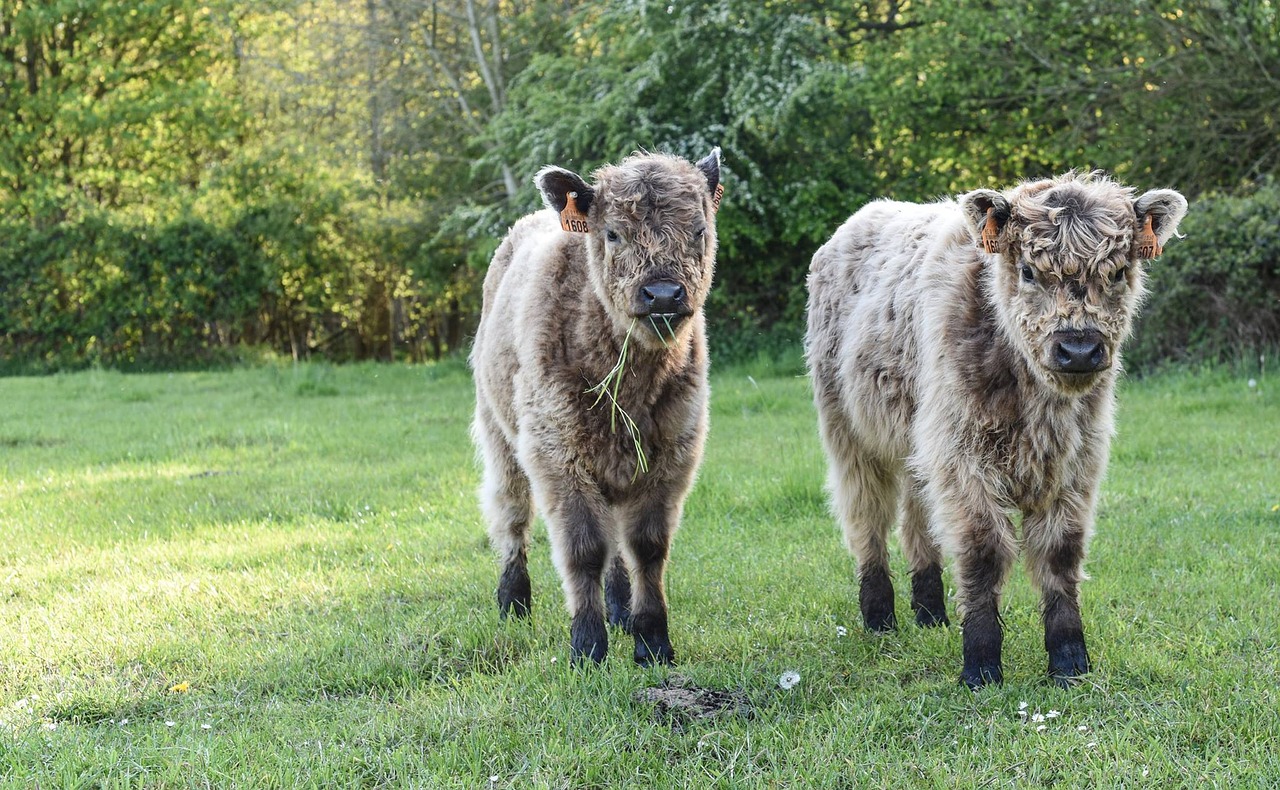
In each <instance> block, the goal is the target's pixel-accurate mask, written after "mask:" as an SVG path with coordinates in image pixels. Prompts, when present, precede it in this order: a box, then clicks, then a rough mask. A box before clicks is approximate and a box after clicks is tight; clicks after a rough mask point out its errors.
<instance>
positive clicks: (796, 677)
mask: <svg viewBox="0 0 1280 790" xmlns="http://www.w3.org/2000/svg"><path fill="white" fill-rule="evenodd" d="M799 682H800V673H799V672H796V671H795V670H794V669H788V670H787V671H786V672H783V673H782V677H780V678H778V685H779V686H781V687H782V689H783V690H784V691H789V690H791V689H793V688H795V687H796V684H798V683H799Z"/></svg>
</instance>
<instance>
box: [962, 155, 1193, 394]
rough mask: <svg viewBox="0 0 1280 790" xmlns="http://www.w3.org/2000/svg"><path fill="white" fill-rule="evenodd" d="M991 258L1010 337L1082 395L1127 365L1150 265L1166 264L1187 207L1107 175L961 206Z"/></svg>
mask: <svg viewBox="0 0 1280 790" xmlns="http://www.w3.org/2000/svg"><path fill="white" fill-rule="evenodd" d="M960 206H961V208H962V209H963V210H964V217H965V222H966V224H967V225H968V227H969V231H970V233H971V234H972V236H973V240H974V242H975V243H976V244H977V245H978V247H979V249H981V250H982V251H983V252H985V253H987V256H988V259H987V272H986V282H985V287H986V288H987V291H988V297H989V299H990V301H991V303H992V308H993V310H994V313H995V315H996V316H997V319H998V320H999V322H1000V325H1001V327H1002V330H1003V331H1004V333H1005V335H1006V336H1007V337H1008V338H1009V339H1010V340H1011V341H1012V342H1013V344H1014V345H1015V346H1016V347H1017V348H1018V349H1019V350H1020V351H1021V352H1022V354H1023V355H1024V356H1025V357H1026V359H1027V361H1028V363H1029V364H1030V367H1031V369H1032V370H1034V371H1035V372H1036V375H1037V376H1038V377H1039V378H1040V379H1041V380H1042V381H1044V382H1045V383H1047V384H1048V385H1049V386H1051V387H1052V388H1054V389H1055V390H1057V391H1059V392H1062V393H1064V394H1081V393H1084V392H1087V391H1089V390H1090V389H1092V388H1093V387H1094V386H1095V385H1096V384H1097V383H1098V382H1099V381H1101V380H1103V379H1104V378H1105V376H1106V373H1107V372H1108V371H1110V370H1112V369H1113V368H1115V367H1116V366H1117V365H1118V357H1117V354H1118V352H1119V349H1120V345H1121V343H1123V342H1124V340H1125V338H1127V337H1128V335H1129V332H1130V330H1131V328H1132V325H1133V316H1134V314H1135V313H1136V312H1137V309H1138V307H1139V305H1140V304H1141V300H1142V295H1143V282H1144V277H1145V272H1144V269H1143V261H1144V259H1148V258H1154V257H1156V256H1158V255H1159V254H1160V249H1161V247H1162V246H1163V244H1164V243H1165V242H1166V241H1168V240H1169V238H1171V237H1172V236H1173V235H1174V233H1175V232H1177V229H1178V223H1179V222H1180V221H1181V220H1182V217H1183V215H1184V214H1185V213H1186V211H1187V201H1186V198H1184V197H1183V196H1182V195H1181V194H1179V193H1177V192H1175V191H1173V190H1170V189H1156V190H1152V191H1150V192H1147V193H1146V194H1144V195H1142V196H1141V197H1138V198H1137V199H1136V200H1135V199H1134V190H1133V189H1131V188H1129V187H1125V186H1121V185H1120V184H1117V183H1116V182H1115V181H1112V180H1111V179H1110V178H1108V177H1106V176H1105V175H1102V174H1100V173H1088V174H1079V173H1075V172H1070V173H1067V174H1065V175H1062V176H1058V177H1057V178H1053V179H1046V180H1042V181H1031V182H1026V183H1024V184H1021V185H1019V186H1017V187H1015V188H1013V189H1011V190H1008V191H1005V192H996V191H994V190H990V189H979V190H977V191H975V192H970V193H968V194H966V195H964V196H962V197H961V198H960Z"/></svg>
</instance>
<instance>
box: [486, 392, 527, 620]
mask: <svg viewBox="0 0 1280 790" xmlns="http://www.w3.org/2000/svg"><path fill="white" fill-rule="evenodd" d="M473 432H474V434H475V438H476V442H477V444H478V445H479V447H480V452H481V455H482V457H483V458H484V478H483V481H482V483H481V485H480V503H481V507H482V509H483V510H484V515H485V520H486V521H487V522H488V527H489V543H490V545H492V546H493V548H494V550H495V551H496V552H497V553H498V562H499V564H500V566H501V568H502V570H501V575H500V576H499V579H498V613H499V614H500V615H501V616H502V617H503V618H505V617H507V616H508V615H512V616H515V617H527V616H528V615H529V612H530V610H531V609H532V607H533V591H532V587H531V585H530V583H529V566H528V547H529V525H530V524H531V523H532V521H533V505H532V500H531V498H530V492H529V479H528V478H527V477H525V474H524V472H523V471H522V470H521V469H520V466H519V464H518V463H517V462H516V457H515V451H514V450H513V449H512V448H511V446H510V445H509V444H508V443H507V441H506V439H505V438H504V437H503V435H502V432H501V431H500V430H499V429H498V427H497V426H496V425H494V424H493V422H492V418H491V416H490V415H489V414H488V412H487V410H486V409H485V408H484V406H483V405H481V406H479V407H477V409H476V422H475V425H474V427H473Z"/></svg>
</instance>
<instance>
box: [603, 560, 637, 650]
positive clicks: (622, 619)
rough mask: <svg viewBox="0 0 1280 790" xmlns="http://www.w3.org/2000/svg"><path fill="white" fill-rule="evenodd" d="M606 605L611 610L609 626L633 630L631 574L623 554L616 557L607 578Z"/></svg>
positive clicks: (605, 583) (605, 585)
mask: <svg viewBox="0 0 1280 790" xmlns="http://www.w3.org/2000/svg"><path fill="white" fill-rule="evenodd" d="M604 603H605V607H606V608H607V609H608V610H609V625H615V626H618V627H620V628H623V629H626V630H628V631H629V630H631V572H630V571H628V570H627V564H626V562H624V561H623V559H622V554H619V555H618V556H616V557H614V559H613V565H611V566H610V567H609V573H608V575H607V576H605V579H604Z"/></svg>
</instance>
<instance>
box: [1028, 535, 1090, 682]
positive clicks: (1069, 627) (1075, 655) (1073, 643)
mask: <svg viewBox="0 0 1280 790" xmlns="http://www.w3.org/2000/svg"><path fill="white" fill-rule="evenodd" d="M1082 520H1083V521H1085V522H1086V523H1088V521H1089V519H1088V516H1087V515H1084V516H1080V515H1071V514H1066V513H1061V512H1052V511H1051V512H1050V513H1049V514H1046V515H1044V516H1039V515H1037V516H1030V517H1028V518H1027V520H1026V522H1025V524H1024V527H1023V531H1024V533H1025V535H1026V546H1027V566H1028V569H1029V570H1030V572H1031V578H1032V581H1034V582H1035V584H1036V586H1037V587H1039V588H1040V596H1041V608H1042V610H1043V613H1044V647H1045V651H1046V652H1048V654H1049V677H1050V678H1051V679H1052V680H1053V682H1055V683H1057V684H1058V685H1059V686H1062V687H1063V688H1066V687H1068V686H1070V685H1072V684H1073V683H1074V682H1075V681H1076V679H1077V678H1079V677H1080V676H1081V675H1083V674H1085V673H1087V672H1088V671H1089V652H1088V650H1087V649H1086V648H1085V643H1084V624H1083V622H1081V619H1080V580H1081V579H1082V578H1084V555H1085V544H1086V536H1087V535H1088V529H1087V528H1085V527H1083V526H1080V524H1081V521H1082Z"/></svg>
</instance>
